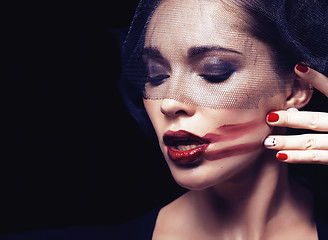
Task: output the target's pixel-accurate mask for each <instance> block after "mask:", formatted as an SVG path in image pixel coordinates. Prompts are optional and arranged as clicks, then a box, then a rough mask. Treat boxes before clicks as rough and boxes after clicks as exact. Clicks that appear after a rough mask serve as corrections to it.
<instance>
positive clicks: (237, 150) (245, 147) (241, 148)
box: [205, 143, 262, 161]
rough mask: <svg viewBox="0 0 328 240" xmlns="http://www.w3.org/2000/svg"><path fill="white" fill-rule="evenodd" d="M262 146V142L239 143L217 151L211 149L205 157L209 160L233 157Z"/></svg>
mask: <svg viewBox="0 0 328 240" xmlns="http://www.w3.org/2000/svg"><path fill="white" fill-rule="evenodd" d="M261 146H262V143H245V144H239V145H235V146H232V147H227V148H223V149H219V150H216V151H211V152H209V153H207V154H206V156H205V158H206V159H207V160H209V161H213V160H219V159H222V158H226V157H232V156H237V155H241V154H245V153H249V152H253V151H255V150H259V149H261Z"/></svg>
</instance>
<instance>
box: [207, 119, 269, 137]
mask: <svg viewBox="0 0 328 240" xmlns="http://www.w3.org/2000/svg"><path fill="white" fill-rule="evenodd" d="M264 121H265V120H264V118H263V119H262V118H259V119H255V120H252V121H249V122H246V123H238V124H229V125H223V126H220V127H218V128H217V130H219V132H220V133H222V134H216V133H207V134H206V135H205V136H204V137H203V138H204V139H206V140H207V141H209V142H211V143H215V142H223V141H231V140H235V139H237V138H240V137H242V136H244V135H246V134H248V133H250V132H252V131H254V130H255V129H256V128H257V127H259V126H260V125H261V123H263V122H264Z"/></svg>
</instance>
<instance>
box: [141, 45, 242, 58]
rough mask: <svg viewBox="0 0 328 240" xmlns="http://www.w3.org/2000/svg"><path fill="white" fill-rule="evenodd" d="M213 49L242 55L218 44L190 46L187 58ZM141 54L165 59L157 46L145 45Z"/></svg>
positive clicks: (213, 50)
mask: <svg viewBox="0 0 328 240" xmlns="http://www.w3.org/2000/svg"><path fill="white" fill-rule="evenodd" d="M215 51H220V52H231V53H236V54H240V55H242V53H241V52H238V51H236V50H234V49H230V48H223V47H220V46H200V47H191V48H190V49H189V50H188V58H194V57H197V56H199V55H204V54H206V53H209V52H215ZM142 55H143V56H147V57H151V58H155V59H159V60H165V58H164V57H163V55H162V54H161V52H160V51H159V50H158V48H154V47H145V48H144V49H143V54H142Z"/></svg>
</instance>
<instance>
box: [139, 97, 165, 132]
mask: <svg viewBox="0 0 328 240" xmlns="http://www.w3.org/2000/svg"><path fill="white" fill-rule="evenodd" d="M143 102H144V106H145V109H146V112H147V114H148V116H149V119H150V121H151V123H152V124H153V127H154V129H155V132H156V133H157V135H158V130H159V129H160V126H161V125H162V120H161V119H162V118H161V115H162V113H161V110H160V109H161V108H160V101H156V100H148V99H144V100H143Z"/></svg>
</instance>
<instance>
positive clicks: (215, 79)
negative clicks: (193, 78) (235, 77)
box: [199, 63, 237, 83]
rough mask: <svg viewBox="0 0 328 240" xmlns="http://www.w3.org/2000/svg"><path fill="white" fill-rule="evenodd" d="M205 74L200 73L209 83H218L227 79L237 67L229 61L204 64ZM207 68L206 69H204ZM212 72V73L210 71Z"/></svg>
mask: <svg viewBox="0 0 328 240" xmlns="http://www.w3.org/2000/svg"><path fill="white" fill-rule="evenodd" d="M204 68H205V70H204V71H205V72H209V73H205V74H201V75H199V76H201V77H202V78H204V79H205V80H206V81H208V82H211V83H220V82H223V81H225V80H227V79H228V78H229V77H230V76H231V75H232V74H233V73H234V72H235V71H236V70H237V69H236V67H235V66H234V65H232V64H231V63H222V64H218V65H216V64H214V65H211V64H210V65H208V66H205V67H204ZM206 68H208V69H206ZM211 72H214V73H211Z"/></svg>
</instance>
